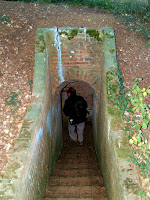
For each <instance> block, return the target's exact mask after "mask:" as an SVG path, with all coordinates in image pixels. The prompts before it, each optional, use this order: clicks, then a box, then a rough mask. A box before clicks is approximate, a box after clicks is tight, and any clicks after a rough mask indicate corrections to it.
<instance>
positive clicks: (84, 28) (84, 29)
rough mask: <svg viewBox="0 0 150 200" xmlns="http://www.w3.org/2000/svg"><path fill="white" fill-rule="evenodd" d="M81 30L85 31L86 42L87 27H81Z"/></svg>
mask: <svg viewBox="0 0 150 200" xmlns="http://www.w3.org/2000/svg"><path fill="white" fill-rule="evenodd" d="M79 29H83V31H84V35H85V36H84V38H85V41H86V27H80V28H79Z"/></svg>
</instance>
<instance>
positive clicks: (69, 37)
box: [68, 29, 78, 40]
mask: <svg viewBox="0 0 150 200" xmlns="http://www.w3.org/2000/svg"><path fill="white" fill-rule="evenodd" d="M77 34H78V30H77V29H73V30H71V32H70V35H69V36H68V40H71V39H73V38H74V37H75V36H76V35H77Z"/></svg>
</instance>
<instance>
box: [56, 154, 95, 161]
mask: <svg viewBox="0 0 150 200" xmlns="http://www.w3.org/2000/svg"><path fill="white" fill-rule="evenodd" d="M59 159H93V160H96V161H97V157H96V155H95V154H94V153H84V154H80V153H78V152H77V153H74V154H68V153H61V155H60V157H59Z"/></svg>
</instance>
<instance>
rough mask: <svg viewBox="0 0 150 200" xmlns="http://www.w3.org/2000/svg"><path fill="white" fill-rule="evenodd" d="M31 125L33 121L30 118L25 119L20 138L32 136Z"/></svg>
mask: <svg viewBox="0 0 150 200" xmlns="http://www.w3.org/2000/svg"><path fill="white" fill-rule="evenodd" d="M30 125H31V122H30V121H29V120H25V119H24V121H23V124H22V127H21V131H20V134H19V136H18V138H30V137H31V132H30Z"/></svg>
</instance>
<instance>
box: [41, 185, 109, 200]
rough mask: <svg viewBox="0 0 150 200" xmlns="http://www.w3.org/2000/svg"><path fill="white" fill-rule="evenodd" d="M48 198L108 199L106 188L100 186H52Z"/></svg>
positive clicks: (47, 190) (48, 190) (47, 191)
mask: <svg viewBox="0 0 150 200" xmlns="http://www.w3.org/2000/svg"><path fill="white" fill-rule="evenodd" d="M45 197H46V198H54V197H59V198H106V197H107V195H106V191H105V188H104V187H100V186H81V187H80V186H50V187H48V188H47V189H46V195H45Z"/></svg>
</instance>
